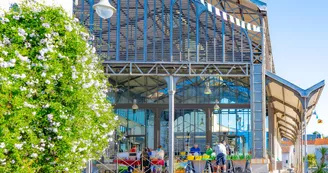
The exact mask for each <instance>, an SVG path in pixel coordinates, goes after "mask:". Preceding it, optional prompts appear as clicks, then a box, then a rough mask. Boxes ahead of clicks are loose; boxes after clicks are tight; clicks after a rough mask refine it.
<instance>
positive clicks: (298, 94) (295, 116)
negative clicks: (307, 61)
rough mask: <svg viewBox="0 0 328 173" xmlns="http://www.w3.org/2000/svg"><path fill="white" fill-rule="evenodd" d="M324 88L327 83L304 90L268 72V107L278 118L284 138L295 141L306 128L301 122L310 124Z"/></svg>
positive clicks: (320, 83)
mask: <svg viewBox="0 0 328 173" xmlns="http://www.w3.org/2000/svg"><path fill="white" fill-rule="evenodd" d="M324 86H325V81H321V82H319V83H317V84H315V85H313V86H312V87H310V88H308V89H302V88H300V87H298V86H297V85H295V84H293V83H291V82H289V81H287V80H285V79H283V78H281V77H279V76H277V75H276V74H273V73H271V72H268V71H267V72H266V93H267V96H268V106H269V107H271V108H272V110H273V114H274V115H276V116H277V125H278V129H279V132H280V135H281V136H282V137H286V138H289V139H291V140H294V141H295V139H296V138H297V135H298V134H299V130H300V129H301V128H304V127H302V126H301V124H302V123H301V122H302V121H306V123H309V121H310V119H311V115H312V113H313V111H314V108H315V106H316V104H317V103H318V100H319V97H320V95H321V93H322V90H323V88H324ZM304 113H305V114H304ZM304 115H305V116H304Z"/></svg>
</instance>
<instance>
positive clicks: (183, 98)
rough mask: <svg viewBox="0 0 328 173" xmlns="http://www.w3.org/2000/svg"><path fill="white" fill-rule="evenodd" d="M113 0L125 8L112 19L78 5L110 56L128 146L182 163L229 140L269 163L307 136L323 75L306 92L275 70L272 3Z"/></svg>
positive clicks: (87, 3) (87, 2) (107, 63)
mask: <svg viewBox="0 0 328 173" xmlns="http://www.w3.org/2000/svg"><path fill="white" fill-rule="evenodd" d="M109 2H110V3H111V4H112V5H113V6H114V7H115V8H116V9H117V11H116V13H115V14H114V16H113V17H111V18H110V19H107V20H103V19H101V18H99V16H97V15H96V14H95V12H94V9H93V8H92V5H93V4H95V3H97V2H95V1H94V0H78V1H75V5H74V9H73V11H74V15H75V16H76V17H77V18H79V19H80V21H81V23H82V24H84V25H85V26H86V27H87V28H89V31H90V32H91V33H92V34H94V35H95V40H94V41H93V44H94V45H95V46H96V49H97V52H98V54H99V56H101V57H102V58H103V59H104V70H105V72H106V73H107V74H108V75H109V78H108V80H109V82H110V83H111V85H112V87H113V92H111V94H110V95H109V96H108V99H109V100H110V101H111V102H112V103H113V106H114V108H115V111H116V113H117V114H118V115H120V120H121V127H120V128H119V130H118V133H119V134H121V135H123V136H124V138H123V140H121V141H120V143H119V148H120V151H127V150H129V148H130V147H131V146H132V145H137V146H139V147H140V148H142V147H145V146H147V147H149V148H153V149H155V148H156V147H157V146H158V145H162V146H163V148H164V149H165V151H166V152H167V153H168V155H169V156H170V157H169V160H170V161H171V162H172V163H173V156H172V155H174V154H177V153H179V152H181V151H189V148H190V146H192V145H193V144H195V143H197V144H199V145H200V147H201V148H202V149H203V148H204V145H205V144H206V143H210V144H212V145H214V144H215V143H216V142H218V141H219V140H222V139H226V140H227V141H229V144H230V145H231V146H232V148H233V150H234V151H235V152H236V153H250V154H252V155H253V158H254V160H256V159H264V160H267V159H268V152H267V151H270V153H271V154H270V155H277V152H278V151H280V152H281V148H279V147H280V145H279V142H280V141H281V139H283V138H288V139H289V140H291V141H293V142H294V143H300V141H301V139H300V136H301V134H302V132H301V131H302V130H303V129H304V130H305V128H304V127H305V124H306V123H307V122H308V120H309V118H310V116H311V115H312V111H313V109H314V107H315V105H316V103H317V101H318V99H319V96H320V94H321V91H322V88H323V85H324V82H321V83H318V84H317V85H315V86H313V87H311V88H310V89H308V90H303V89H301V88H299V87H297V86H295V85H293V84H291V83H290V82H288V81H286V80H284V79H282V78H280V77H279V76H277V75H275V70H274V62H273V56H272V50H271V44H270V34H269V29H268V18H267V11H266V4H265V3H264V2H262V1H255V0H254V1H248V0H207V1H204V0H167V1H160V0H110V1H109ZM134 100H136V102H135V103H136V104H137V105H138V107H139V109H138V110H132V105H133V104H134V103H133V101H134ZM216 104H218V105H219V107H220V109H219V110H214V106H215V105H216ZM266 120H267V122H266ZM266 129H268V133H266ZM267 146H268V147H267ZM278 148H279V149H278ZM296 149H297V148H296ZM298 149H299V150H300V147H299V148H298ZM300 156H301V155H299V156H298V157H299V164H301V159H300V158H301V157H300ZM270 157H271V156H270ZM273 157H274V156H273ZM171 162H170V163H171ZM260 162H261V163H268V162H266V161H260ZM254 163H256V161H254ZM171 165H172V164H171Z"/></svg>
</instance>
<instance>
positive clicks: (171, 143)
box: [165, 76, 179, 172]
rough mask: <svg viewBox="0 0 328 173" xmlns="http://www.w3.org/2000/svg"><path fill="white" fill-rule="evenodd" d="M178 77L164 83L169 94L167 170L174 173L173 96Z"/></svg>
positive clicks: (169, 78) (166, 79) (170, 77)
mask: <svg viewBox="0 0 328 173" xmlns="http://www.w3.org/2000/svg"><path fill="white" fill-rule="evenodd" d="M178 79H179V78H178V77H173V76H168V77H165V81H166V83H167V86H168V92H169V170H168V172H174V95H175V85H176V82H177V81H178Z"/></svg>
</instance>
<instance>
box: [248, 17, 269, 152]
mask: <svg viewBox="0 0 328 173" xmlns="http://www.w3.org/2000/svg"><path fill="white" fill-rule="evenodd" d="M261 21H262V29H261V30H262V31H261V32H262V43H261V45H262V50H263V51H262V52H261V57H262V59H260V58H259V57H255V56H254V55H256V54H254V55H253V57H252V58H253V60H252V65H251V75H250V81H251V111H252V112H251V113H252V120H251V121H252V134H253V136H252V140H253V151H254V152H253V157H254V158H266V145H265V143H266V140H265V137H266V135H265V116H266V98H265V70H264V64H265V51H264V50H265V24H264V19H263V17H262V19H261Z"/></svg>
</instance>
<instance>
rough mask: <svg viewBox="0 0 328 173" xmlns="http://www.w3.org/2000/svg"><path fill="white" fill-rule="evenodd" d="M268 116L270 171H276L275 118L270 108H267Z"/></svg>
mask: <svg viewBox="0 0 328 173" xmlns="http://www.w3.org/2000/svg"><path fill="white" fill-rule="evenodd" d="M268 116H269V147H270V152H271V158H269V159H270V160H271V165H272V170H276V145H277V128H278V127H277V116H276V115H275V114H274V111H273V109H272V106H268Z"/></svg>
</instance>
